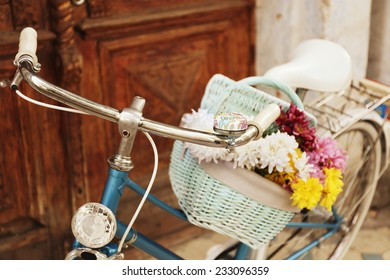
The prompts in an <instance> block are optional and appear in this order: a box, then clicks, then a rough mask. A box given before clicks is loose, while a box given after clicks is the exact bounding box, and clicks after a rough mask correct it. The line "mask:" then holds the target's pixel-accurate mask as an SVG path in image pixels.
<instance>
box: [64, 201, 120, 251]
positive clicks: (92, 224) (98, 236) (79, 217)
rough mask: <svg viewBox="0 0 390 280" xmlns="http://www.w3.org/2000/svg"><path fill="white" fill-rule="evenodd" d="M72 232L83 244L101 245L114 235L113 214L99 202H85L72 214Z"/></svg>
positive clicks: (98, 246)
mask: <svg viewBox="0 0 390 280" xmlns="http://www.w3.org/2000/svg"><path fill="white" fill-rule="evenodd" d="M72 232H73V234H74V236H75V238H76V239H77V240H78V241H79V242H80V243H81V244H83V245H84V246H87V247H89V248H100V247H103V246H104V245H107V244H108V243H109V242H110V241H111V240H112V239H113V238H114V236H115V232H116V220H115V215H114V214H113V213H112V211H111V210H110V209H109V208H108V207H106V206H104V205H102V204H100V203H94V202H90V203H86V204H84V205H83V206H81V207H80V208H79V209H78V210H77V211H76V213H75V214H74V215H73V218H72Z"/></svg>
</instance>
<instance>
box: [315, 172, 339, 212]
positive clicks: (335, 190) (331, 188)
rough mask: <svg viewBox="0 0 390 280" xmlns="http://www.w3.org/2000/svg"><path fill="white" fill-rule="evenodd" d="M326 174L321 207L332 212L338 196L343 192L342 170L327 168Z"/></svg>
mask: <svg viewBox="0 0 390 280" xmlns="http://www.w3.org/2000/svg"><path fill="white" fill-rule="evenodd" d="M324 172H325V176H326V177H325V184H324V190H323V194H322V196H323V197H322V199H321V202H320V205H321V206H324V207H325V208H326V209H328V211H329V212H330V211H331V209H332V205H333V204H334V202H335V201H336V199H337V196H338V195H339V193H340V192H341V191H342V190H343V188H342V187H343V186H344V183H343V181H342V178H343V176H342V173H341V170H340V169H336V168H325V169H324Z"/></svg>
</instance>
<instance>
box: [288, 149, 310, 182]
mask: <svg viewBox="0 0 390 280" xmlns="http://www.w3.org/2000/svg"><path fill="white" fill-rule="evenodd" d="M309 158H310V157H308V156H307V155H306V152H303V153H302V155H301V156H300V157H293V162H294V166H295V168H296V169H297V171H298V176H299V177H300V178H301V179H302V180H303V181H305V182H306V181H307V178H309V177H310V173H312V172H315V169H314V165H313V164H311V163H309Z"/></svg>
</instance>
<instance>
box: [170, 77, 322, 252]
mask: <svg viewBox="0 0 390 280" xmlns="http://www.w3.org/2000/svg"><path fill="white" fill-rule="evenodd" d="M271 103H276V104H278V105H280V106H281V107H282V108H283V109H287V108H288V107H289V105H290V104H289V103H287V102H285V101H283V100H280V99H278V98H276V97H273V96H271V95H269V94H267V93H265V92H262V91H260V90H258V89H255V88H253V87H251V86H249V85H247V84H245V83H243V82H235V81H233V80H231V79H229V78H227V77H225V76H223V75H220V74H217V75H214V76H213V77H212V79H211V80H210V81H209V83H208V85H207V87H206V90H205V94H204V96H203V99H202V102H201V108H202V109H207V110H208V112H209V113H214V114H215V113H220V112H239V113H242V114H244V115H246V116H255V115H257V114H258V113H259V112H260V111H262V110H263V108H265V106H267V105H268V104H271ZM306 115H307V116H308V117H309V119H310V120H311V124H312V125H314V124H315V123H316V120H315V118H314V117H312V116H311V115H309V114H306ZM183 147H184V143H183V142H181V141H176V142H175V143H174V146H173V150H172V154H171V162H170V166H169V176H170V180H171V184H172V188H173V191H174V193H175V195H176V197H177V199H178V202H179V205H180V207H181V208H182V210H183V211H184V212H185V214H186V215H187V218H188V220H189V221H190V222H191V223H193V224H195V225H197V226H200V227H204V228H207V229H210V230H213V231H216V232H218V233H221V234H223V235H226V236H229V237H231V238H233V239H236V240H239V241H241V242H243V243H245V244H247V245H248V246H250V247H252V248H259V247H260V246H261V245H262V244H266V243H268V242H269V241H270V240H272V239H273V238H274V237H275V236H276V235H277V234H278V233H279V232H280V231H281V230H282V229H283V228H284V227H285V226H286V224H287V223H288V222H289V221H290V220H291V219H292V217H293V216H294V213H295V212H298V211H299V210H298V209H297V208H295V207H292V206H291V201H290V197H289V193H288V192H287V191H285V190H284V189H283V188H282V187H281V186H279V185H277V184H275V183H273V182H271V181H269V180H268V179H266V178H264V177H262V176H260V175H258V174H255V173H254V172H251V171H248V170H244V169H236V170H235V169H232V167H231V166H229V163H226V164H220V163H218V164H208V163H206V164H204V163H202V164H199V163H198V161H197V159H195V158H193V157H192V155H191V154H190V152H189V151H188V150H183V149H184V148H183ZM183 151H184V153H183Z"/></svg>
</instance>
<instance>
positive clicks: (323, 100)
mask: <svg viewBox="0 0 390 280" xmlns="http://www.w3.org/2000/svg"><path fill="white" fill-rule="evenodd" d="M36 39H37V33H36V31H35V30H33V29H32V28H26V29H24V30H23V31H22V32H21V37H20V44H19V52H18V53H17V55H16V57H15V65H16V66H17V71H16V74H15V77H14V79H13V81H12V83H11V88H12V89H13V90H14V91H15V92H16V93H17V94H18V95H19V96H21V97H23V98H25V99H28V101H31V102H34V103H36V104H38V105H43V106H50V107H52V108H54V109H59V110H65V111H70V112H77V113H85V114H90V115H94V116H97V117H100V118H103V119H105V120H107V121H111V122H114V123H117V124H118V128H119V134H120V137H121V141H120V144H119V148H118V151H117V153H116V154H115V155H114V156H112V157H110V158H109V160H108V161H109V171H108V177H107V181H106V184H105V188H104V190H103V192H102V198H101V201H100V202H90V203H86V204H85V205H83V206H81V207H80V208H79V209H78V210H77V212H76V213H75V215H74V216H73V219H72V224H71V227H72V231H73V234H74V235H75V238H76V240H75V242H74V248H73V250H72V251H71V252H69V254H68V255H67V256H66V259H123V254H122V250H123V248H125V247H126V246H134V247H137V248H139V249H140V250H142V251H144V252H146V253H148V254H149V255H151V256H152V257H154V258H157V259H181V257H180V256H178V255H177V254H175V253H174V252H172V251H171V250H169V249H167V248H164V247H163V246H161V245H160V244H158V243H157V242H155V241H154V240H151V239H149V238H147V237H146V236H144V235H143V234H142V233H140V232H137V231H136V230H135V229H134V228H133V224H134V222H135V220H136V218H137V216H138V214H139V212H140V211H141V209H142V206H143V203H144V202H145V201H146V200H149V201H150V202H152V203H153V204H155V205H156V206H157V207H160V208H161V209H163V210H164V211H166V212H168V213H170V214H171V215H173V216H175V217H177V218H178V219H181V220H184V221H189V222H191V223H192V224H195V225H198V226H201V227H205V228H208V229H210V230H214V231H216V232H219V233H222V234H224V235H227V236H229V237H231V238H232V239H233V240H232V242H229V243H227V244H222V245H216V246H214V247H213V248H211V249H210V252H209V257H210V258H213V259H219V258H232V259H262V258H270V259H272V258H287V259H299V258H305V257H311V258H324V259H333V258H342V257H343V256H344V254H345V252H346V251H347V250H348V248H349V246H350V244H351V242H352V241H353V240H354V238H355V236H356V234H357V232H358V231H359V229H360V227H361V224H362V222H363V220H364V218H365V216H366V214H367V211H368V209H369V206H370V203H371V200H372V197H373V194H374V192H375V187H376V183H377V180H378V178H379V176H380V174H381V172H382V171H383V170H384V169H385V168H386V167H387V164H388V162H387V158H388V138H387V134H386V133H384V132H385V131H386V129H385V126H386V121H385V120H386V115H385V116H380V115H379V114H378V113H377V112H376V111H375V110H376V109H378V108H380V106H383V105H384V104H386V102H388V99H389V98H390V95H389V94H388V93H389V88H388V87H386V86H383V85H380V84H378V83H374V82H371V81H368V80H363V81H360V82H358V83H356V84H355V83H352V84H351V83H350V64H349V63H350V60H349V56H348V54H347V53H346V52H345V50H344V49H342V48H341V47H340V46H338V45H336V44H334V43H331V42H328V41H324V40H314V41H311V42H306V43H305V44H303V45H301V46H300V48H298V49H297V52H296V53H295V56H294V57H293V60H292V61H291V62H289V63H287V64H285V65H282V66H280V67H276V68H274V69H272V70H270V71H269V72H268V73H267V74H266V75H265V76H264V77H249V78H247V79H244V80H242V81H239V82H236V81H233V80H231V79H229V78H227V77H225V76H223V75H220V74H217V75H215V76H214V77H212V78H211V79H210V81H209V83H208V86H207V88H206V90H205V96H204V98H203V100H202V104H201V108H203V109H205V110H208V112H212V113H215V120H214V123H215V125H214V131H208V132H206V131H202V130H196V129H193V128H186V127H179V126H172V125H167V124H163V123H159V122H155V121H152V120H149V119H147V118H145V117H144V116H143V115H142V110H143V108H144V106H145V100H144V99H143V98H142V97H138V96H135V97H134V99H133V102H132V104H131V106H130V107H129V108H125V109H123V110H117V109H114V108H111V107H107V106H104V105H101V104H98V103H95V102H93V101H91V100H87V99H85V98H83V97H80V96H78V95H76V94H74V93H72V92H69V91H67V90H65V89H62V88H60V87H57V86H55V85H53V84H50V83H49V82H47V81H45V80H43V79H42V78H40V77H39V76H38V75H37V73H38V72H39V70H40V67H41V65H40V64H39V63H38V58H37V56H36V54H35V52H36V47H37V40H36ZM318 53H320V54H321V56H322V57H326V59H323V60H321V61H318V59H317V60H316V59H314V58H315V57H317V56H318ZM329 65H331V66H333V67H334V66H335V65H338V67H339V68H338V69H340V67H341V68H342V69H341V70H340V71H341V72H338V73H339V74H338V75H336V76H335V75H334V73H333V72H332V71H334V70H333V69H335V68H329ZM297 66H299V67H298V70H297ZM340 73H341V74H342V75H340ZM318 77H319V78H318ZM23 80H25V81H26V82H27V83H28V84H29V85H30V86H31V87H33V88H34V89H35V90H36V91H38V92H40V93H42V94H44V95H46V96H48V97H50V98H52V99H54V100H56V101H58V102H61V103H63V104H65V105H68V106H69V107H71V108H68V107H60V106H53V105H47V104H43V103H41V102H37V101H34V100H31V99H29V98H28V97H25V96H24V95H23V94H22V93H21V92H20V91H19V89H18V85H19V84H20V83H21V82H22V81H23ZM254 85H261V86H265V87H267V88H273V89H276V90H278V91H280V92H284V93H286V95H287V96H288V97H289V98H290V99H291V101H292V102H293V103H294V104H295V106H297V107H298V108H299V109H300V110H302V111H303V110H304V112H305V115H306V116H307V118H308V119H309V121H310V123H311V125H312V126H314V125H316V126H317V127H318V133H319V134H321V135H328V136H330V137H332V138H334V139H336V140H337V142H338V143H339V145H340V146H342V147H343V148H344V149H345V150H346V151H347V154H348V162H347V168H346V171H345V175H344V188H343V192H342V193H341V194H340V195H339V198H338V199H337V201H336V203H335V204H334V206H333V207H332V210H331V212H329V211H323V210H322V209H320V208H318V209H317V208H314V209H312V210H310V211H299V210H297V209H296V208H295V207H292V206H291V205H288V203H287V204H286V192H284V190H282V188H273V187H271V188H266V189H262V193H261V194H259V191H256V185H258V184H259V181H258V178H259V177H260V178H262V176H258V175H255V174H254V173H253V172H246V173H243V174H241V173H240V172H241V171H243V172H245V171H244V170H240V171H237V172H238V173H237V172H235V171H234V172H233V171H232V170H233V169H227V167H224V166H223V165H211V166H210V165H208V164H203V165H202V164H199V162H198V161H197V160H195V159H194V158H191V156H190V154H189V153H188V149H187V148H186V147H187V146H186V145H187V144H188V143H192V144H197V145H201V146H208V147H213V148H218V150H219V151H224V150H234V149H237V148H238V147H240V146H243V147H244V146H245V145H249V144H250V143H252V142H253V141H256V140H259V139H260V138H261V137H262V136H263V133H264V132H265V133H266V134H267V131H268V130H269V129H270V127H272V126H273V124H274V122H275V120H276V119H277V118H278V116H279V115H280V113H281V109H280V108H282V109H285V108H288V107H289V102H287V101H284V100H282V99H280V98H277V97H274V96H272V95H270V94H267V93H265V92H264V91H263V90H259V89H256V88H255V87H253V86H254ZM287 85H288V86H287ZM292 87H293V88H297V92H298V93H299V94H300V95H301V96H302V95H303V92H305V95H306V98H305V100H306V99H311V103H308V102H305V103H306V104H305V105H304V104H303V103H302V102H301V99H300V98H299V97H298V95H297V94H296V93H295V92H294V91H293V90H292V89H291V88H292ZM312 92H314V93H312ZM324 92H326V93H324ZM329 92H331V93H329ZM313 96H314V97H313ZM248 104H249V105H248ZM237 112H239V113H240V114H237ZM242 114H245V115H251V116H252V117H251V120H250V121H248V120H247V119H246V118H245V117H243V115H242ZM137 131H142V132H143V133H145V135H146V137H147V138H148V139H149V141H150V142H151V145H152V147H153V151H154V156H155V159H154V162H155V169H154V171H153V174H152V176H151V181H150V183H149V185H148V186H147V188H145V189H144V188H142V187H141V186H139V185H137V184H136V183H135V182H133V181H132V180H131V179H130V178H129V172H130V170H131V169H132V168H133V163H132V161H131V150H132V146H133V142H134V138H135V137H136V133H137ZM149 133H151V134H153V135H157V136H162V137H168V138H171V139H175V140H176V141H175V144H174V147H173V152H172V156H171V165H170V177H171V181H172V186H173V190H174V192H175V194H176V196H177V197H178V200H179V205H180V206H181V209H176V208H174V207H172V206H170V205H167V204H166V203H164V202H163V201H161V200H160V199H159V198H157V197H155V196H153V195H151V194H150V190H151V188H152V185H153V181H154V178H155V176H156V170H157V168H156V167H157V164H158V155H157V150H156V147H155V145H154V144H153V140H152V138H151V136H150V135H149ZM235 170H237V169H235ZM226 172H227V173H229V174H230V175H229V176H235V180H243V181H239V182H240V183H239V184H238V187H242V186H247V187H246V188H245V190H243V189H240V188H239V189H237V188H234V186H231V184H230V185H229V182H224V180H223V178H225V177H226V176H225V175H226ZM218 173H219V174H218ZM253 176H256V178H254V179H253V178H252V177H253ZM216 178H219V179H216ZM229 178H230V177H229ZM252 179H253V180H254V181H253V182H252V181H251V180H252ZM261 182H266V181H261ZM226 183H227V184H228V185H226ZM236 185H237V184H236ZM264 185H268V183H264ZM126 188H129V189H131V190H132V191H134V192H135V193H137V194H139V195H140V196H141V197H142V199H141V202H140V204H139V206H138V207H137V210H136V212H135V214H134V216H133V218H132V219H131V221H130V223H129V224H128V225H126V224H124V223H123V222H121V221H120V220H118V219H117V218H116V212H117V209H118V207H119V202H120V199H121V195H122V193H123V191H124V189H126ZM275 192H276V194H275ZM267 194H270V195H276V196H282V197H284V199H283V200H281V202H279V201H278V202H275V201H274V200H273V199H270V198H269V197H271V196H268V195H267ZM287 197H288V196H287ZM287 201H289V198H287ZM269 203H270V204H271V205H267V204H269ZM285 227H286V228H285ZM115 240H119V241H118V242H115ZM237 240H238V241H237Z"/></svg>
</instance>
